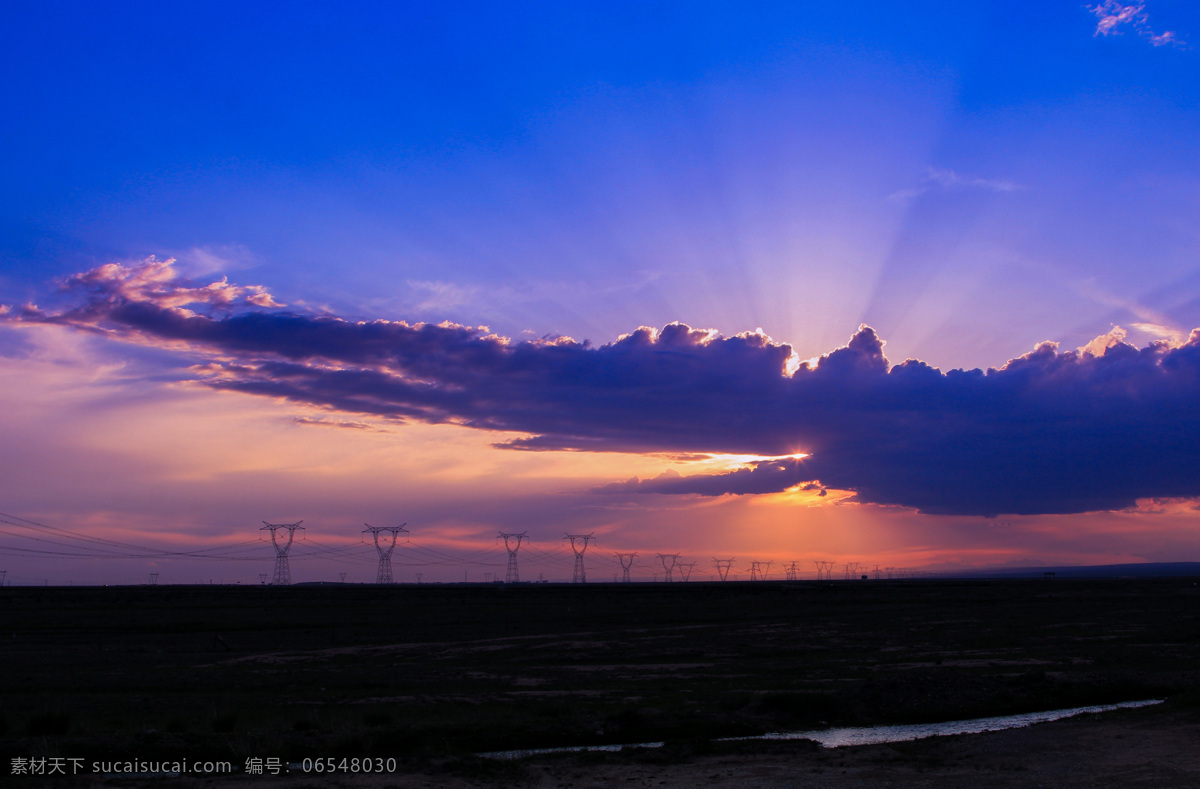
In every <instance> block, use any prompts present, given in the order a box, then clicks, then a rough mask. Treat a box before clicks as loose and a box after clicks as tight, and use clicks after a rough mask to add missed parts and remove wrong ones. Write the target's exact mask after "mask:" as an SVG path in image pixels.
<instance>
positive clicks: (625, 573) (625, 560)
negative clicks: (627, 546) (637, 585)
mask: <svg viewBox="0 0 1200 789" xmlns="http://www.w3.org/2000/svg"><path fill="white" fill-rule="evenodd" d="M614 556H616V557H617V561H618V562H620V563H621V583H623V584H627V583H629V568H630V567H633V557H635V556H637V554H636V553H618V554H614Z"/></svg>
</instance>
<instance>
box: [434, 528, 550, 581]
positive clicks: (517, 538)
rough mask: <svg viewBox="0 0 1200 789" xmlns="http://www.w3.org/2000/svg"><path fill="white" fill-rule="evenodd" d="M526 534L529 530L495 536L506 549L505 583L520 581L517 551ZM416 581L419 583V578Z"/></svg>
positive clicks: (501, 533)
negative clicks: (506, 567)
mask: <svg viewBox="0 0 1200 789" xmlns="http://www.w3.org/2000/svg"><path fill="white" fill-rule="evenodd" d="M527 534H529V532H524V531H523V532H521V533H520V534H514V533H510V532H500V534H499V535H497V537H496V539H498V540H499V539H503V540H504V550H506V551H508V571H507V572H506V573H504V583H506V584H515V583H520V581H521V574H520V572H518V571H517V551H519V550H520V549H521V540H523V539H525V536H526V535H527ZM510 540H512V541H514V542H515V543H516V545H514V544H513V543H512V542H509V541H510ZM417 582H418V583H420V579H419V578H418V579H417Z"/></svg>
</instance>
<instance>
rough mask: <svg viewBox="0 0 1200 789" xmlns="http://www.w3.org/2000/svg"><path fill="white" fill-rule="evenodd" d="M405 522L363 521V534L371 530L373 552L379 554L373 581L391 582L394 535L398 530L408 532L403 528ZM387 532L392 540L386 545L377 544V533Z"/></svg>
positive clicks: (394, 545) (397, 534) (395, 535)
mask: <svg viewBox="0 0 1200 789" xmlns="http://www.w3.org/2000/svg"><path fill="white" fill-rule="evenodd" d="M407 525H408V524H407V523H401V524H400V525H399V526H372V525H371V524H369V523H364V524H363V526H366V527H367V528H365V529H363V534H366V533H367V532H371V535H372V536H373V537H374V538H375V552H376V553H378V554H379V569H378V570H376V572H375V583H377V584H390V583H391V582H392V551H394V550H395V549H396V537H398V536H399V535H400V532H404V533H405V534H408V529H406V528H404V527H405V526H407ZM380 532H387V533H389V534H391V535H392V541H391V543H389V544H388V545H387V546H386V547H385V546H383V545H380V544H379V533H380Z"/></svg>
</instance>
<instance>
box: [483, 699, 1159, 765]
mask: <svg viewBox="0 0 1200 789" xmlns="http://www.w3.org/2000/svg"><path fill="white" fill-rule="evenodd" d="M1163 701H1164V699H1147V700H1145V701H1123V702H1120V703H1119V704H1097V705H1094V706H1091V707H1072V708H1071V709H1065V710H1049V711H1047V712H1026V713H1022V714H1020V715H1001V716H997V717H994V718H972V719H970V720H963V721H945V722H943V723H913V724H906V725H903V726H872V727H867V728H846V729H818V730H815V731H781V732H771V733H769V734H756V735H754V736H751V737H722V738H720V739H718V740H717V742H741V741H746V740H813V741H814V742H818V743H820V744H821V745H822V746H824V747H826V748H841V747H844V746H847V745H878V744H880V743H885V742H904V741H907V740H920V739H922V738H924V737H938V736H942V737H945V736H949V735H952V734H981V733H983V732H988V731H1002V730H1004V729H1019V728H1021V727H1023V726H1032V725H1033V724H1035V723H1046V722H1048V721H1056V720H1062V719H1063V718H1070V717H1073V716H1075V715H1084V714H1086V713H1090V712H1108V711H1110V710H1119V709H1131V708H1134V707H1149V706H1151V705H1152V704H1162V703H1163ZM661 747H663V744H662V743H661V742H636V743H626V744H623V745H571V746H566V747H562V748H533V749H529V750H521V751H493V752H491V753H481V754H477V755H478V756H481V757H483V758H485V759H524V758H527V757H530V756H544V755H546V754H553V753H583V752H585V751H622V750H625V749H626V748H661Z"/></svg>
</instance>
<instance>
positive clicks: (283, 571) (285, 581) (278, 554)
mask: <svg viewBox="0 0 1200 789" xmlns="http://www.w3.org/2000/svg"><path fill="white" fill-rule="evenodd" d="M301 523H304V521H296V522H295V523H267V522H266V521H263V526H262V528H260V529H259V531H267V530H268V529H270V531H271V545H274V546H275V575H274V577H273V578H272V579H271V584H272V585H273V586H288V585H289V584H291V582H292V571H291V568H289V567H288V551H290V550H291V548H292V540H293V539H295V537H296V530H297V529H299V530H300V531H304V527H303V526H301V525H300V524H301ZM280 529H287V533H288V536H287V542H285V543H284V544H282V545H280V544H279V540H278V539H276V537H275V532H277V531H279V530H280Z"/></svg>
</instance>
